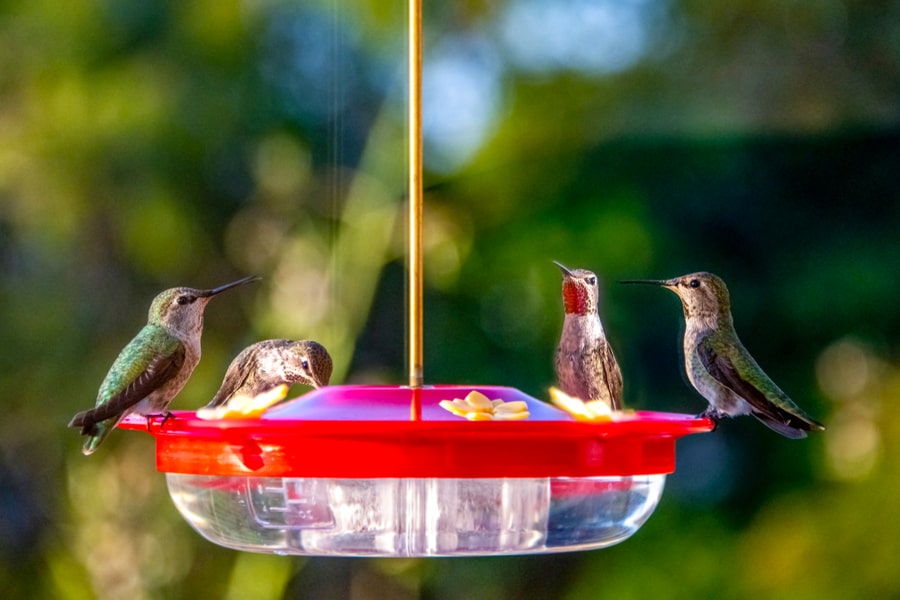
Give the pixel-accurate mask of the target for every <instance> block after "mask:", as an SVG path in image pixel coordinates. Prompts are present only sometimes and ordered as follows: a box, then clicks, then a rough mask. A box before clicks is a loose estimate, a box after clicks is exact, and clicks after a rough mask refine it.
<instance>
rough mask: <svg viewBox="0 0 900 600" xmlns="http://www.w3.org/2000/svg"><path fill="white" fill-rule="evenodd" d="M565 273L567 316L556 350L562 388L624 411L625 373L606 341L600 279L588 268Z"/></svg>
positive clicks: (557, 368)
mask: <svg viewBox="0 0 900 600" xmlns="http://www.w3.org/2000/svg"><path fill="white" fill-rule="evenodd" d="M553 263H554V264H555V265H556V266H557V267H559V268H560V270H561V271H562V273H563V284H562V297H563V304H564V305H565V310H566V316H565V320H564V321H563V330H562V336H561V337H560V340H559V347H558V348H557V349H556V378H557V380H558V381H559V387H560V389H562V391H563V392H565V393H566V394H568V395H570V396H576V397H578V398H581V399H582V400H584V401H586V402H587V401H592V400H602V401H603V402H605V403H606V404H607V405H609V407H610V409H612V410H621V409H622V372H621V371H620V370H619V364H618V363H617V362H616V357H615V356H614V355H613V351H612V348H611V347H610V345H609V342H608V341H607V340H606V335H605V334H604V332H603V325H602V324H601V323H600V315H599V314H598V312H597V299H598V296H599V290H598V287H597V276H596V275H594V274H593V273H591V272H590V271H587V270H585V269H571V270H570V269H568V268H567V267H565V266H563V265H561V264H560V263H558V262H556V261H553Z"/></svg>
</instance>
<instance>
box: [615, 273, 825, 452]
mask: <svg viewBox="0 0 900 600" xmlns="http://www.w3.org/2000/svg"><path fill="white" fill-rule="evenodd" d="M622 283H641V284H648V285H658V286H661V287H664V288H666V289H667V290H671V291H673V292H675V294H676V295H677V296H678V297H679V298H680V299H681V305H682V308H683V309H684V319H685V325H686V326H685V330H684V369H685V371H686V372H687V376H688V380H690V382H691V385H693V386H694V389H696V390H697V391H698V392H699V393H700V395H701V396H703V397H704V398H706V400H707V401H708V402H709V407H708V408H707V409H706V411H705V412H703V416H706V417H709V418H711V419H712V420H713V421H718V420H720V419H722V418H723V417H735V416H738V415H747V414H749V415H753V416H754V417H756V418H757V419H759V421H761V422H762V423H763V424H764V425H766V426H767V427H769V428H770V429H772V430H774V431H776V432H778V433H780V434H781V435H783V436H785V437H788V438H793V439H798V438H805V437H806V432H807V431H821V430H824V429H825V427H824V426H823V425H822V424H821V423H819V422H818V421H816V420H815V419H813V418H812V417H810V416H809V415H808V414H806V413H805V412H804V411H803V410H802V409H801V408H800V407H799V406H797V405H796V404H795V403H794V401H793V400H791V399H790V398H789V397H788V395H787V394H785V393H784V392H783V391H781V388H779V387H778V386H777V385H775V383H774V382H773V381H772V380H771V379H770V378H769V376H768V375H766V374H765V372H764V371H763V370H762V368H761V367H760V366H759V365H758V364H757V362H756V361H755V360H754V359H753V357H752V356H751V355H750V353H749V352H747V349H746V348H744V345H743V344H742V343H741V340H740V339H738V336H737V332H736V331H735V330H734V322H733V319H732V317H731V300H730V298H729V294H728V288H727V287H726V285H725V282H724V281H722V279H721V278H719V277H718V276H716V275H713V274H712V273H705V272H700V273H691V274H689V275H683V276H681V277H675V278H674V279H664V280H644V279H639V280H628V281H623V282H622Z"/></svg>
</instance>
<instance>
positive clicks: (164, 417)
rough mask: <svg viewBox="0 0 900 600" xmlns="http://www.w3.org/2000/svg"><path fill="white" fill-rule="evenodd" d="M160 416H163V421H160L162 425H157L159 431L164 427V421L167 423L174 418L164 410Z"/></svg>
mask: <svg viewBox="0 0 900 600" xmlns="http://www.w3.org/2000/svg"><path fill="white" fill-rule="evenodd" d="M162 415H163V420H162V423H160V424H159V428H160V429H162V428H163V427H165V426H166V421H168V420H169V419H174V418H175V415H173V414H172V413H171V411H168V410H164V411H163V413H162Z"/></svg>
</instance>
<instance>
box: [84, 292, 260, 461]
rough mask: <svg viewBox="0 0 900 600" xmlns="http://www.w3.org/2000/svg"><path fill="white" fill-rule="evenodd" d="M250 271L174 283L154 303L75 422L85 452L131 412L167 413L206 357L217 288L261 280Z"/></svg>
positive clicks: (141, 413)
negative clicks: (200, 282)
mask: <svg viewBox="0 0 900 600" xmlns="http://www.w3.org/2000/svg"><path fill="white" fill-rule="evenodd" d="M259 279H260V278H259V277H245V278H244V279H239V280H238V281H235V282H232V283H229V284H226V285H223V286H220V287H217V288H214V289H211V290H195V289H194V288H188V287H179V288H172V289H169V290H166V291H164V292H162V293H160V294H159V295H158V296H156V298H154V299H153V303H152V304H151V305H150V314H149V317H148V319H147V324H146V325H144V328H143V329H141V330H140V331H139V332H138V334H137V335H136V336H135V337H134V339H133V340H131V341H130V342H129V343H128V345H127V346H125V348H124V349H123V350H122V352H121V353H120V354H119V357H118V358H116V361H115V362H114V363H113V365H112V367H111V368H110V370H109V373H107V374H106V378H105V379H104V380H103V383H102V384H100V391H99V393H98V394H97V403H96V405H95V406H94V408H92V409H90V410H85V411H82V412H79V413H78V414H76V415H75V416H74V417H72V420H71V421H70V422H69V427H80V428H81V433H82V435H86V436H88V438H87V439H86V440H85V441H84V447H83V448H82V452H84V453H85V454H91V453H92V452H94V451H95V450H96V449H97V447H98V446H99V445H100V443H101V442H102V441H103V440H104V439H105V438H106V436H107V435H109V432H110V431H112V430H113V428H114V427H115V426H116V424H118V422H119V421H120V420H122V418H123V417H125V416H126V415H128V414H130V413H137V414H140V415H152V414H160V413H166V412H167V410H166V409H167V407H168V406H169V403H170V402H172V399H173V398H174V397H175V396H176V395H177V394H178V392H180V391H181V388H183V387H184V384H185V383H186V382H187V380H188V377H190V376H191V373H192V372H193V371H194V367H196V366H197V362H199V360H200V334H201V333H202V331H203V310H204V309H205V308H206V304H207V303H208V302H209V301H210V299H211V298H212V297H213V296H215V295H216V294H220V293H221V292H224V291H225V290H229V289H231V288H233V287H236V286H239V285H243V284H245V283H249V282H251V281H258V280H259Z"/></svg>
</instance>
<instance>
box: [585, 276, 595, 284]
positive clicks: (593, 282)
mask: <svg viewBox="0 0 900 600" xmlns="http://www.w3.org/2000/svg"><path fill="white" fill-rule="evenodd" d="M584 280H585V281H587V283H588V285H594V284H595V283H597V278H596V277H594V276H593V275H591V276H590V277H586V278H585V279H584Z"/></svg>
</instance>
